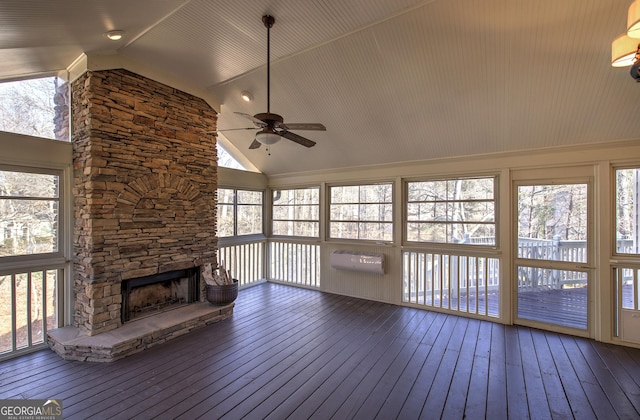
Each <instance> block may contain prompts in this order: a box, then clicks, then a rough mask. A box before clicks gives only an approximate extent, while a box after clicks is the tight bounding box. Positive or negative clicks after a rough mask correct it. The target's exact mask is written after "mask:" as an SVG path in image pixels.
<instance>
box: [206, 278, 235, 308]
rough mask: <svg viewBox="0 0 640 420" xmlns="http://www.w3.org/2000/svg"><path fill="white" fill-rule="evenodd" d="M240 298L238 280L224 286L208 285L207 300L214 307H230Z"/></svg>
mask: <svg viewBox="0 0 640 420" xmlns="http://www.w3.org/2000/svg"><path fill="white" fill-rule="evenodd" d="M237 297H238V280H236V279H233V284H225V285H222V286H219V285H217V284H216V285H211V284H207V300H208V301H209V302H210V303H212V304H214V305H228V304H230V303H231V302H233V301H234V300H236V298H237Z"/></svg>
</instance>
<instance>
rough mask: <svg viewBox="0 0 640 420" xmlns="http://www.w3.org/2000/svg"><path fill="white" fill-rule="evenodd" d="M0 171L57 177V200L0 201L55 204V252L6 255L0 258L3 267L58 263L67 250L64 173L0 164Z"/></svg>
mask: <svg viewBox="0 0 640 420" xmlns="http://www.w3.org/2000/svg"><path fill="white" fill-rule="evenodd" d="M0 171H3V172H18V173H26V174H38V175H52V176H57V177H58V196H57V198H52V197H46V198H44V197H43V198H39V197H28V196H24V197H23V196H16V197H13V196H2V197H1V198H0V200H21V199H25V198H26V199H28V200H33V201H47V202H51V201H54V202H56V203H57V208H58V210H57V216H56V217H57V220H56V224H57V229H56V235H55V241H56V251H53V252H38V253H32V254H21V255H7V256H0V262H1V263H2V264H3V265H4V264H6V265H7V268H8V267H9V266H14V265H21V264H24V263H28V262H34V261H42V262H48V263H49V264H50V263H51V262H54V261H55V262H59V261H63V260H64V259H65V255H66V252H65V250H66V248H67V224H66V219H67V216H66V214H67V210H66V204H65V203H66V201H67V194H68V192H67V189H66V188H65V186H66V181H65V171H64V170H63V169H53V168H36V167H23V166H15V165H5V164H2V163H0Z"/></svg>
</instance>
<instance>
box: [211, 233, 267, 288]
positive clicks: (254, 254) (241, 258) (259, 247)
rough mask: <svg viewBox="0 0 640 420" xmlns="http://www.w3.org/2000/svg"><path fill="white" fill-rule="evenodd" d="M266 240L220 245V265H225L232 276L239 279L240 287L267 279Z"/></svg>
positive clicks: (220, 243)
mask: <svg viewBox="0 0 640 420" xmlns="http://www.w3.org/2000/svg"><path fill="white" fill-rule="evenodd" d="M266 243H267V241H266V239H257V240H247V241H246V242H234V243H231V242H226V243H225V242H222V241H220V242H219V243H218V263H224V265H225V267H226V268H227V269H230V270H231V276H232V277H233V278H235V279H238V286H240V287H242V286H247V285H251V284H255V283H258V282H260V281H263V280H264V279H266V275H265V258H266Z"/></svg>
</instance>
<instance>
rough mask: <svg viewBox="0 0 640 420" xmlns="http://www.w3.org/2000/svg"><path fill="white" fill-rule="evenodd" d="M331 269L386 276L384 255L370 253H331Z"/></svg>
mask: <svg viewBox="0 0 640 420" xmlns="http://www.w3.org/2000/svg"><path fill="white" fill-rule="evenodd" d="M331 267H333V268H338V269H341V270H353V271H362V272H365V273H374V274H384V255H383V254H374V253H368V252H354V251H333V253H331Z"/></svg>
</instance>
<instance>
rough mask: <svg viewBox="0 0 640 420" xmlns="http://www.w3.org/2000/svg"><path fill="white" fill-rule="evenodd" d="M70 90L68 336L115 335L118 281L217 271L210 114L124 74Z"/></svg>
mask: <svg viewBox="0 0 640 420" xmlns="http://www.w3.org/2000/svg"><path fill="white" fill-rule="evenodd" d="M71 89H72V94H71V97H72V118H73V131H72V142H73V153H74V178H75V179H74V181H75V184H74V185H75V186H74V200H75V203H74V208H75V209H74V216H75V228H74V240H73V244H74V254H75V258H74V276H75V278H74V282H75V286H74V289H75V290H74V291H75V297H76V302H75V309H74V326H75V327H77V328H78V329H79V330H80V332H81V334H84V335H87V336H92V335H96V334H99V333H103V332H107V331H111V330H114V329H116V328H118V327H119V326H120V325H121V303H122V297H121V287H120V285H121V282H122V281H123V280H126V279H131V278H136V277H141V276H147V275H151V274H156V273H162V272H167V271H171V270H177V269H185V268H191V267H198V266H201V265H202V264H204V263H215V249H216V245H217V242H216V234H215V231H216V209H215V194H216V188H217V164H216V161H217V160H216V143H215V136H214V135H213V134H207V132H211V131H212V130H215V128H216V113H215V111H214V110H213V109H211V107H210V106H209V105H208V104H207V103H206V102H205V101H204V100H202V99H200V98H197V97H194V96H192V95H189V94H187V93H184V92H181V91H179V90H176V89H174V88H171V87H169V86H166V85H163V84H161V83H157V82H155V81H153V80H150V79H147V78H144V77H142V76H139V75H137V74H134V73H131V72H128V71H126V70H107V71H88V72H87V73H85V74H84V75H83V76H82V77H80V78H79V79H77V80H76V81H74V82H73V84H72V88H71ZM200 287H201V290H202V291H201V293H200V296H202V297H204V296H205V293H204V291H203V289H204V284H202V285H201V286H200Z"/></svg>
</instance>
